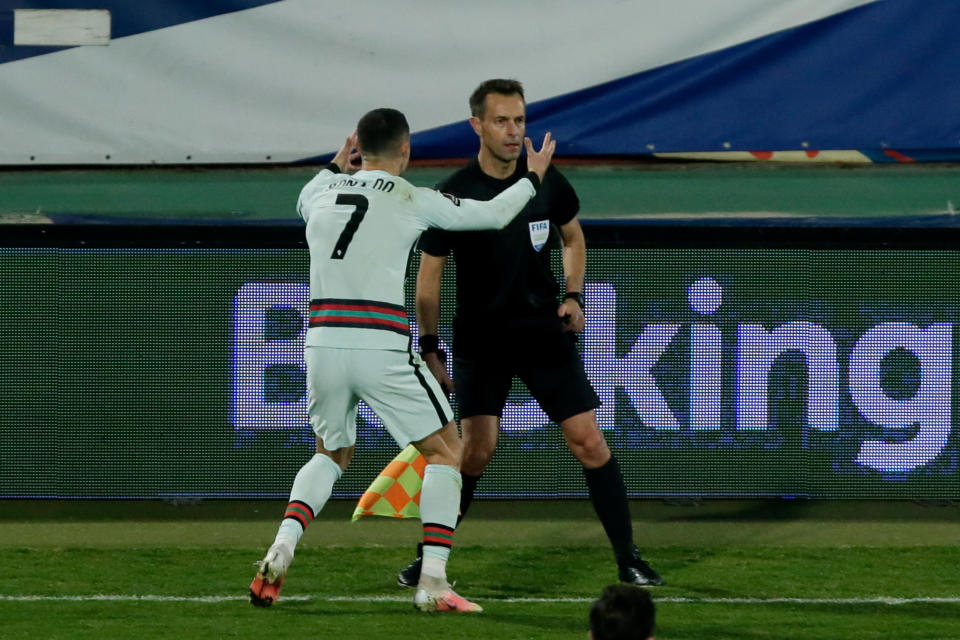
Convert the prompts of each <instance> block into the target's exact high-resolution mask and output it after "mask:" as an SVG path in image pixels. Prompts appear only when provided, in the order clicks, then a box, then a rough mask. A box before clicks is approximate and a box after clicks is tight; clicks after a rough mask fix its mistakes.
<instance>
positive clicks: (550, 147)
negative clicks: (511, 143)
mask: <svg viewBox="0 0 960 640" xmlns="http://www.w3.org/2000/svg"><path fill="white" fill-rule="evenodd" d="M523 146H525V147H526V148H527V168H528V169H530V171H533V172H534V173H535V174H537V177H538V178H540V179H541V180H543V176H544V174H545V173H547V167H549V166H550V159H551V158H553V151H554V149H556V148H557V141H556V140H553V139H551V138H550V132H549V131H547V135H545V136H543V144H542V145H541V146H540V151H534V150H533V142H531V141H530V138H524V139H523Z"/></svg>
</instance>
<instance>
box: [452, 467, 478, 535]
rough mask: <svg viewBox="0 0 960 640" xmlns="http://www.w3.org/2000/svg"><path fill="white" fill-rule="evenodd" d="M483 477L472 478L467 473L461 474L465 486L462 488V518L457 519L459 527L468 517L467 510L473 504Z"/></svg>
mask: <svg viewBox="0 0 960 640" xmlns="http://www.w3.org/2000/svg"><path fill="white" fill-rule="evenodd" d="M481 476H482V474H481V475H480V476H471V475H468V474H466V473H462V472H461V473H460V478H461V479H462V480H463V486H462V487H461V488H460V516H459V517H458V518H457V526H460V521H461V520H463V518H464V516H466V515H467V509H469V508H470V503H471V502H473V494H474V492H476V490H477V483H478V482H479V481H480V478H481Z"/></svg>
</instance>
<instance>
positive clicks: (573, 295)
mask: <svg viewBox="0 0 960 640" xmlns="http://www.w3.org/2000/svg"><path fill="white" fill-rule="evenodd" d="M563 300H564V301H567V300H576V302H577V304H578V305H580V310H581V311H586V310H587V307H586V306H584V304H583V294H582V293H580V292H579V291H568V292H567V294H566V295H565V296H563Z"/></svg>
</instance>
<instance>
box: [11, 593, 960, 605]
mask: <svg viewBox="0 0 960 640" xmlns="http://www.w3.org/2000/svg"><path fill="white" fill-rule="evenodd" d="M247 600H248V598H247V596H161V595H150V594H145V595H134V594H95V595H74V596H36V595H34V596H29V595H24V596H15V595H4V594H0V602H198V603H209V604H217V603H221V602H245V601H247ZM283 600H284V601H288V602H307V601H316V602H408V601H410V598H409V597H400V596H328V597H323V596H284V597H283ZM485 600H487V601H491V602H507V603H546V604H549V603H565V602H572V603H581V602H593V600H594V598H572V597H571V598H497V597H493V598H485ZM654 600H656V601H657V602H665V603H671V604H802V605H803V604H812V605H821V604H847V605H863V604H885V605H893V606H896V605H903V604H918V603H933V604H960V596H947V597H917V598H898V597H893V596H880V597H876V598H683V597H662V598H658V597H656V596H654Z"/></svg>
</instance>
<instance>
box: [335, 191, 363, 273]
mask: <svg viewBox="0 0 960 640" xmlns="http://www.w3.org/2000/svg"><path fill="white" fill-rule="evenodd" d="M337 204H348V205H351V206H352V207H353V208H354V210H353V213H351V214H350V219H349V220H347V224H346V226H344V227H343V231H341V232H340V237H339V238H337V244H336V245H334V247H333V253H331V254H330V259H331V260H343V256H345V255H346V253H347V247H349V246H350V242H351V241H352V240H353V234H355V233H356V232H357V228H358V227H359V226H360V223H361V222H363V216H365V215H367V207H368V206H369V202H368V201H367V199H366V198H365V197H363V196H361V195H359V194H356V193H338V194H337Z"/></svg>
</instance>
